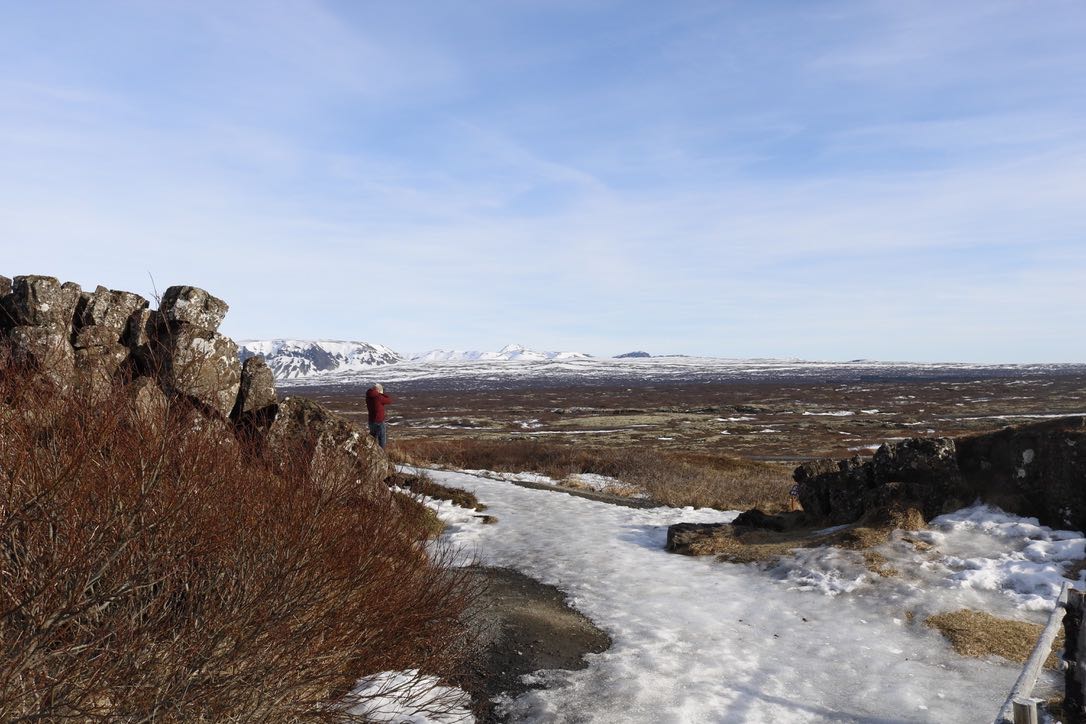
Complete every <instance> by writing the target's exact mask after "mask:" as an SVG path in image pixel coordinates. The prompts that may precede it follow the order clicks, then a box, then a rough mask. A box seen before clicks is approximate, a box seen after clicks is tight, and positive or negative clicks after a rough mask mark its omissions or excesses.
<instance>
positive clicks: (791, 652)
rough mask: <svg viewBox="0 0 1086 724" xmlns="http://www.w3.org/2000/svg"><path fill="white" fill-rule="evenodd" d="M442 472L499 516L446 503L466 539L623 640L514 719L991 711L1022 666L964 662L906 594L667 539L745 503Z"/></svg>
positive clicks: (454, 533) (880, 716)
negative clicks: (805, 583) (673, 529)
mask: <svg viewBox="0 0 1086 724" xmlns="http://www.w3.org/2000/svg"><path fill="white" fill-rule="evenodd" d="M429 474H430V475H431V476H432V477H433V478H434V479H435V480H436V481H437V482H439V483H441V484H444V485H451V486H455V487H460V488H465V489H467V490H470V491H472V492H474V493H475V494H476V495H477V496H478V497H479V499H480V500H481V501H483V502H485V503H486V504H487V506H488V507H489V509H488V511H487V512H488V514H493V515H495V516H497V518H498V523H497V524H496V525H481V524H479V523H478V521H477V520H476V519H475V518H474V516H473V514H472V513H471V512H469V511H464V510H463V509H459V508H455V507H453V506H451V505H447V504H439V506H438V507H439V510H440V513H441V515H442V517H443V518H444V519H445V520H446V522H447V523H448V524H449V534H448V535H449V538H450V540H451V541H453V542H454V543H456V544H458V545H461V546H464V547H465V548H466V549H467V550H469V551H472V552H474V553H476V554H477V555H478V556H479V558H480V559H481V562H482V563H483V564H485V565H492V566H506V567H510V568H515V569H517V570H520V571H523V572H524V573H526V574H528V575H530V576H533V577H535V578H537V579H539V580H541V581H543V582H544V583H548V584H552V585H555V586H558V587H559V588H561V589H562V590H564V591H566V592H567V593H568V595H569V598H570V604H571V605H572V606H573V607H574V608H576V609H577V610H579V611H581V612H582V613H584V614H585V615H587V616H588V617H589V618H591V619H592V620H593V621H594V622H595V623H596V625H597V626H599V627H600V628H602V629H604V630H605V631H606V632H607V633H608V634H610V636H611V637H612V638H613V641H614V645H613V646H612V647H611V649H609V650H608V651H606V652H604V653H602V654H595V655H590V656H589V657H588V661H589V666H588V668H586V669H584V670H582V671H576V672H571V671H545V672H540V673H539V674H537V675H535V676H536V678H537V679H538V681H539V683H542V684H543V685H545V687H546V688H544V689H540V690H536V691H532V692H529V693H527V694H525V695H523V696H521V697H519V698H518V699H516V700H515V701H512V702H506V704H505V706H506V710H507V711H508V712H509V713H510V714H511V719H512V721H516V722H652V723H653V724H664V723H667V722H675V723H676V724H678V723H680V722H681V723H683V724H687V723H693V722H697V723H701V722H818V721H863V722H906V721H909V722H912V721H928V722H984V721H991V719H992V717H993V716H994V715H995V712H996V711H997V710H998V709H999V706H1000V704H1001V703H1002V699H1003V697H1004V696H1005V695H1006V692H1007V691H1009V688H1010V686H1011V684H1012V682H1013V681H1014V679H1015V677H1016V675H1017V672H1018V667H1017V666H1014V665H1010V664H1002V663H997V662H995V661H990V660H988V661H983V660H976V659H968V658H963V657H960V656H958V655H957V654H955V653H954V652H953V650H952V649H951V648H950V646H949V645H948V644H947V643H946V642H945V641H944V640H943V639H942V637H941V636H940V635H939V634H937V633H935V632H934V631H929V630H927V629H926V628H925V627H923V626H922V625H919V624H909V623H907V622H906V621H904V620H903V619H904V613H905V604H906V603H907V600H906V599H907V597H903V596H902V595H901V593H900V591H897V592H893V593H890V594H889V595H885V596H873V595H867V596H864V595H852V594H844V595H836V596H833V595H827V591H829V592H830V593H832V592H833V591H832V589H827V588H826V587H822V589H823V590H822V591H819V590H817V589H818V588H819V587H818V586H812V588H814V589H816V590H799V587H798V586H797V584H796V581H795V580H794V578H790V577H774V576H771V575H768V574H766V573H765V572H762V571H758V570H756V569H755V568H753V567H751V566H746V565H736V564H729V563H720V562H717V561H715V560H714V559H713V558H711V557H707V558H691V557H687V556H681V555H675V554H671V553H667V552H666V551H665V550H664V542H665V537H666V532H667V526H668V525H670V524H672V523H677V522H680V521H686V522H724V521H729V520H731V519H732V518H734V516H735V513H734V512H733V513H722V512H720V511H713V510H693V509H689V508H687V509H674V508H653V509H641V510H638V509H631V508H624V507H617V506H614V505H609V504H606V503H598V502H594V501H590V500H585V499H582V498H576V497H573V496H570V495H565V494H562V493H554V492H547V491H538V490H529V489H525V488H521V487H518V486H516V485H513V484H510V483H508V482H503V481H495V480H488V479H485V478H480V477H476V476H473V475H468V474H464V473H452V472H443V471H430V472H429ZM811 565H814V566H815V567H817V565H818V563H817V561H815V562H812V563H811ZM812 575H815V576H816V577H817V576H818V575H821V576H823V577H826V576H829V577H830V578H832V577H833V576H835V575H838V574H837V573H836V572H834V571H832V570H831V571H829V572H828V573H826V572H825V571H823V572H821V573H818V572H815V573H812ZM921 588H923V587H921ZM842 590H849V588H848V586H846V587H844V588H843V589H842ZM888 590H890V591H894V589H893V587H891V588H890V589H888Z"/></svg>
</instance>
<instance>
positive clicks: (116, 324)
mask: <svg viewBox="0 0 1086 724" xmlns="http://www.w3.org/2000/svg"><path fill="white" fill-rule="evenodd" d="M228 309H229V306H228V305H227V304H226V302H224V301H223V300H221V299H219V298H217V297H215V296H213V295H211V294H209V293H208V292H206V291H204V290H203V289H200V288H198V287H193V286H173V287H170V288H169V289H167V290H166V292H165V293H164V294H163V295H162V299H161V301H160V303H159V305H158V309H151V308H150V303H149V302H148V300H146V299H144V298H143V297H141V296H139V295H137V294H132V293H131V292H124V291H118V290H113V289H106V288H105V287H101V286H99V287H97V288H96V289H95V290H94V291H84V290H82V289H81V288H80V286H79V285H78V284H74V283H72V282H64V283H61V282H60V281H59V280H57V279H56V278H54V277H48V276H36V275H32V276H17V277H15V278H14V279H8V278H7V277H2V276H0V343H3V344H4V346H6V347H7V348H8V349H10V352H11V354H12V355H13V356H14V357H15V360H16V361H17V362H18V363H19V364H20V366H21V368H22V369H25V370H26V371H27V373H28V374H35V375H39V376H41V377H43V378H44V379H46V380H48V381H49V382H50V383H51V384H53V385H55V386H56V387H57V388H58V389H60V390H62V391H64V392H66V393H70V394H76V395H80V396H82V397H84V398H85V399H86V401H87V404H92V405H93V404H94V403H95V401H96V400H99V399H101V398H102V396H104V395H106V394H109V393H110V392H112V391H113V390H114V389H115V387H116V386H117V385H122V386H124V387H125V388H126V389H127V391H128V393H129V394H130V395H131V396H132V397H133V399H135V400H137V401H140V403H141V405H143V406H145V407H146V406H152V407H153V404H154V401H155V399H156V398H159V399H161V400H162V401H164V402H165V401H169V400H182V401H184V402H185V403H186V404H191V405H192V406H194V407H195V408H196V409H198V410H199V411H200V412H201V413H202V415H203V416H204V417H205V418H207V419H209V420H215V421H219V423H216V424H221V423H225V427H224V429H225V430H229V431H232V432H233V433H235V434H246V435H253V434H255V435H257V436H258V437H259V439H260V440H261V441H262V442H264V443H266V444H268V445H278V446H284V449H286V448H287V447H289V448H290V450H291V452H292V454H294V453H297V452H298V450H301V452H302V453H304V454H306V455H308V456H310V457H311V458H313V459H316V458H317V457H318V456H322V455H333V456H341V457H346V458H348V459H349V460H350V462H351V464H352V465H354V466H355V467H356V468H357V470H358V473H359V478H360V480H362V481H363V482H364V483H366V484H367V487H370V488H371V489H372V490H382V489H383V486H381V485H378V483H380V482H381V481H383V480H384V478H385V477H386V476H387V475H388V473H389V472H390V466H389V463H388V458H387V457H386V456H385V454H384V451H382V450H381V449H380V448H379V447H378V446H377V445H376V443H375V442H374V441H373V440H372V438H370V437H369V436H368V435H367V434H365V433H364V432H363V431H362V430H361V429H359V428H357V427H356V426H355V425H354V424H353V423H351V422H349V421H348V420H346V419H344V418H341V417H339V416H338V415H335V414H334V413H332V412H330V411H328V410H325V409H324V408H322V407H321V406H320V405H317V404H316V403H314V402H311V401H309V400H304V399H301V398H291V397H288V398H286V399H284V400H282V401H280V400H279V399H278V395H277V393H276V390H275V382H274V379H273V375H272V371H271V370H270V369H269V368H268V366H267V365H266V364H265V363H264V360H263V358H262V357H259V356H254V357H250V358H248V359H246V360H245V362H244V364H243V363H242V362H241V360H240V358H239V349H238V345H237V344H236V343H235V342H234V341H233V340H231V339H230V338H229V337H226V336H224V335H223V334H221V333H219V331H218V328H219V325H220V323H221V322H222V320H223V317H225V315H226V313H227V311H228Z"/></svg>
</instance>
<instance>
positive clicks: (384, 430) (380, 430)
mask: <svg viewBox="0 0 1086 724" xmlns="http://www.w3.org/2000/svg"><path fill="white" fill-rule="evenodd" d="M370 435H371V436H372V437H375V438H377V444H378V445H380V446H381V449H382V450H384V449H385V440H386V438H387V437H388V426H387V425H386V424H385V423H383V422H371V423H370Z"/></svg>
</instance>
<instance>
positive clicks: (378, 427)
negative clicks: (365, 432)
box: [366, 384, 392, 450]
mask: <svg viewBox="0 0 1086 724" xmlns="http://www.w3.org/2000/svg"><path fill="white" fill-rule="evenodd" d="M391 404H392V398H391V397H389V396H388V395H386V394H385V388H384V387H383V386H382V385H380V384H375V385H374V386H373V387H371V388H369V389H368V390H366V412H367V413H369V422H370V435H372V436H373V437H375V438H377V444H378V445H380V446H381V449H382V450H384V449H385V439H386V438H387V436H388V427H387V426H386V425H385V405H391Z"/></svg>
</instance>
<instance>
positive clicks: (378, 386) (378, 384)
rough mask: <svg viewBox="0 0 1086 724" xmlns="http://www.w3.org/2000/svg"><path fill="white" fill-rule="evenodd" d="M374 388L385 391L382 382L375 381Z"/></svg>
mask: <svg viewBox="0 0 1086 724" xmlns="http://www.w3.org/2000/svg"><path fill="white" fill-rule="evenodd" d="M373 389H375V390H377V391H378V392H382V393H383V392H384V391H385V386H384V385H382V384H381V383H380V382H374V383H373Z"/></svg>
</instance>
